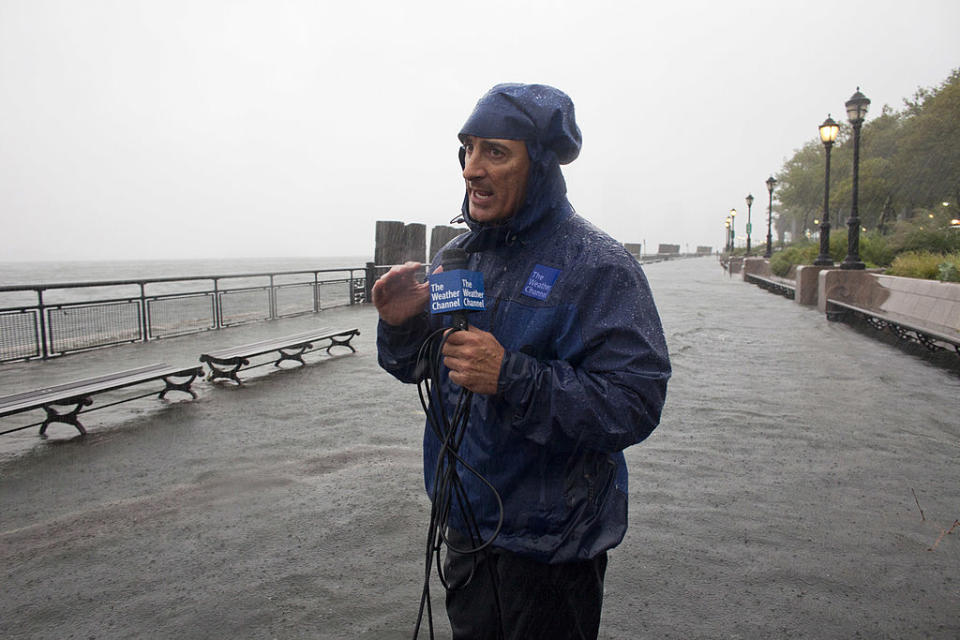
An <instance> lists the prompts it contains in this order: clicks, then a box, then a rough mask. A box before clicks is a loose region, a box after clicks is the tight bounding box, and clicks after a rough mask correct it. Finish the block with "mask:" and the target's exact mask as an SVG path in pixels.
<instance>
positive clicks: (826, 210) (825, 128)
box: [813, 114, 840, 267]
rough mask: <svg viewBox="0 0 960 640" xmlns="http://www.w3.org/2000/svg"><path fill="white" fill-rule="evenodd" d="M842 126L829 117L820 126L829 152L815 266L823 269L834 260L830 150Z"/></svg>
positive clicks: (830, 265)
mask: <svg viewBox="0 0 960 640" xmlns="http://www.w3.org/2000/svg"><path fill="white" fill-rule="evenodd" d="M839 133H840V125H838V124H837V123H836V122H834V121H833V118H831V117H830V116H829V114H828V115H827V119H826V120H824V121H823V124H822V125H820V141H821V142H823V147H824V149H826V151H827V162H826V165H825V169H824V174H823V221H822V222H821V223H820V255H819V256H817V259H816V260H814V261H813V264H815V265H818V266H821V267H832V266H833V258H832V257H831V256H830V150H831V149H832V148H833V143H834V142H836V141H837V135H839Z"/></svg>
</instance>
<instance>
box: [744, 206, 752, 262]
mask: <svg viewBox="0 0 960 640" xmlns="http://www.w3.org/2000/svg"><path fill="white" fill-rule="evenodd" d="M746 199H747V257H750V232H751V231H753V224H752V223H751V222H750V207H752V206H753V194H748V195H747V198H746Z"/></svg>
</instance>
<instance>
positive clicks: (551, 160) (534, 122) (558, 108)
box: [458, 83, 582, 252]
mask: <svg viewBox="0 0 960 640" xmlns="http://www.w3.org/2000/svg"><path fill="white" fill-rule="evenodd" d="M468 135H469V136H475V137H478V138H499V139H505V140H522V141H523V142H525V143H526V147H527V155H528V156H529V157H530V174H529V175H528V177H527V193H526V197H525V199H524V202H523V204H522V205H521V206H520V209H519V210H518V211H517V212H516V213H514V215H512V216H511V217H510V218H509V219H508V220H507V221H506V222H504V223H502V224H483V223H480V222H477V221H475V220H473V218H471V217H470V210H469V197H468V195H465V196H464V199H463V205H462V206H461V211H462V214H463V219H464V220H465V221H466V223H467V226H468V227H469V228H470V233H469V234H467V237H466V238H465V240H464V242H463V245H462V246H463V248H464V249H465V250H466V251H469V252H477V251H485V250H488V249H492V248H494V247H496V246H504V245H505V246H512V245H513V244H515V243H516V242H517V240H518V238H521V241H522V237H523V236H524V235H526V234H529V233H536V228H537V227H538V226H540V225H542V224H545V223H549V222H552V223H559V222H560V221H561V220H563V219H564V218H566V217H567V216H569V215H571V214H572V213H573V207H572V206H571V205H570V203H569V202H568V201H567V198H566V195H567V184H566V182H565V181H564V179H563V173H562V172H561V171H560V165H562V164H569V163H571V162H573V161H574V160H575V159H576V158H577V156H578V155H579V154H580V147H581V144H582V138H581V135H580V128H579V127H577V123H576V120H575V118H574V111H573V101H571V100H570V98H569V96H567V95H566V94H565V93H563V92H562V91H560V90H559V89H555V88H553V87H550V86H547V85H541V84H515V83H509V84H498V85H497V86H495V87H493V88H492V89H491V90H490V91H488V92H487V93H486V94H485V95H484V96H483V97H482V98H480V100H479V101H478V102H477V106H476V107H475V108H474V110H473V113H472V114H470V117H469V118H468V119H467V122H466V123H465V124H464V125H463V127H462V128H461V129H460V133H459V136H458V137H459V138H460V140H461V142H462V141H463V139H464V137H465V136H468ZM464 162H465V156H464V150H463V148H462V147H461V149H460V167H461V168H463V167H464V166H465V164H464Z"/></svg>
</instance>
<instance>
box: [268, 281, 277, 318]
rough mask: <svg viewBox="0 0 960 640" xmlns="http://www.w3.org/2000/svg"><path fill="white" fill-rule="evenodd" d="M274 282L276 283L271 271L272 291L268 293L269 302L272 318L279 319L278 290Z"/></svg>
mask: <svg viewBox="0 0 960 640" xmlns="http://www.w3.org/2000/svg"><path fill="white" fill-rule="evenodd" d="M273 283H274V280H273V274H272V273H271V274H270V291H269V292H268V295H267V303H268V306H269V307H270V309H269V311H270V319H271V320H276V319H277V290H276V289H275V288H274V285H273Z"/></svg>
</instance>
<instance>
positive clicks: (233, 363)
mask: <svg viewBox="0 0 960 640" xmlns="http://www.w3.org/2000/svg"><path fill="white" fill-rule="evenodd" d="M359 334H360V330H359V329H357V328H356V327H354V328H352V329H330V328H329V327H323V328H320V329H316V330H314V331H304V332H301V333H294V334H291V335H288V336H283V337H280V338H271V339H268V340H260V341H258V342H251V343H249V344H244V345H239V346H236V347H232V348H230V349H220V350H218V351H211V352H209V353H204V354H201V356H200V362H205V363H206V364H207V366H208V367H210V373H209V375H207V380H216V379H218V378H229V379H231V380H233V381H235V382H236V383H237V384H241V381H240V378H239V376H238V375H237V373H238V372H239V371H240V369H241V368H242V367H245V366H246V365H248V364H249V362H250V361H249V358H252V357H254V356H260V355H264V354H267V353H271V352H279V353H280V358H279V359H278V360H277V361H276V362H274V365H275V366H280V363H281V362H282V361H284V360H295V361H297V362H299V363H300V364H304V362H303V358H302V356H303V354H304V353H306V350H307V349H308V348H310V347H311V346H312V345H313V344H314V343H315V342H320V341H322V340H329V341H330V343H331V344H330V345H329V346H328V347H327V352H328V353H329V352H330V349H332V348H333V347H336V346H345V347H347V348H349V349H350V350H351V351H355V349H354V348H353V346H352V345H351V344H350V340H352V339H353V337H354V336H356V335H359ZM337 338H346V339H345V340H338V339H337ZM289 350H299V352H298V353H287V351H289ZM257 366H260V365H257ZM220 367H223V368H222V369H221V368H220Z"/></svg>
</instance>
